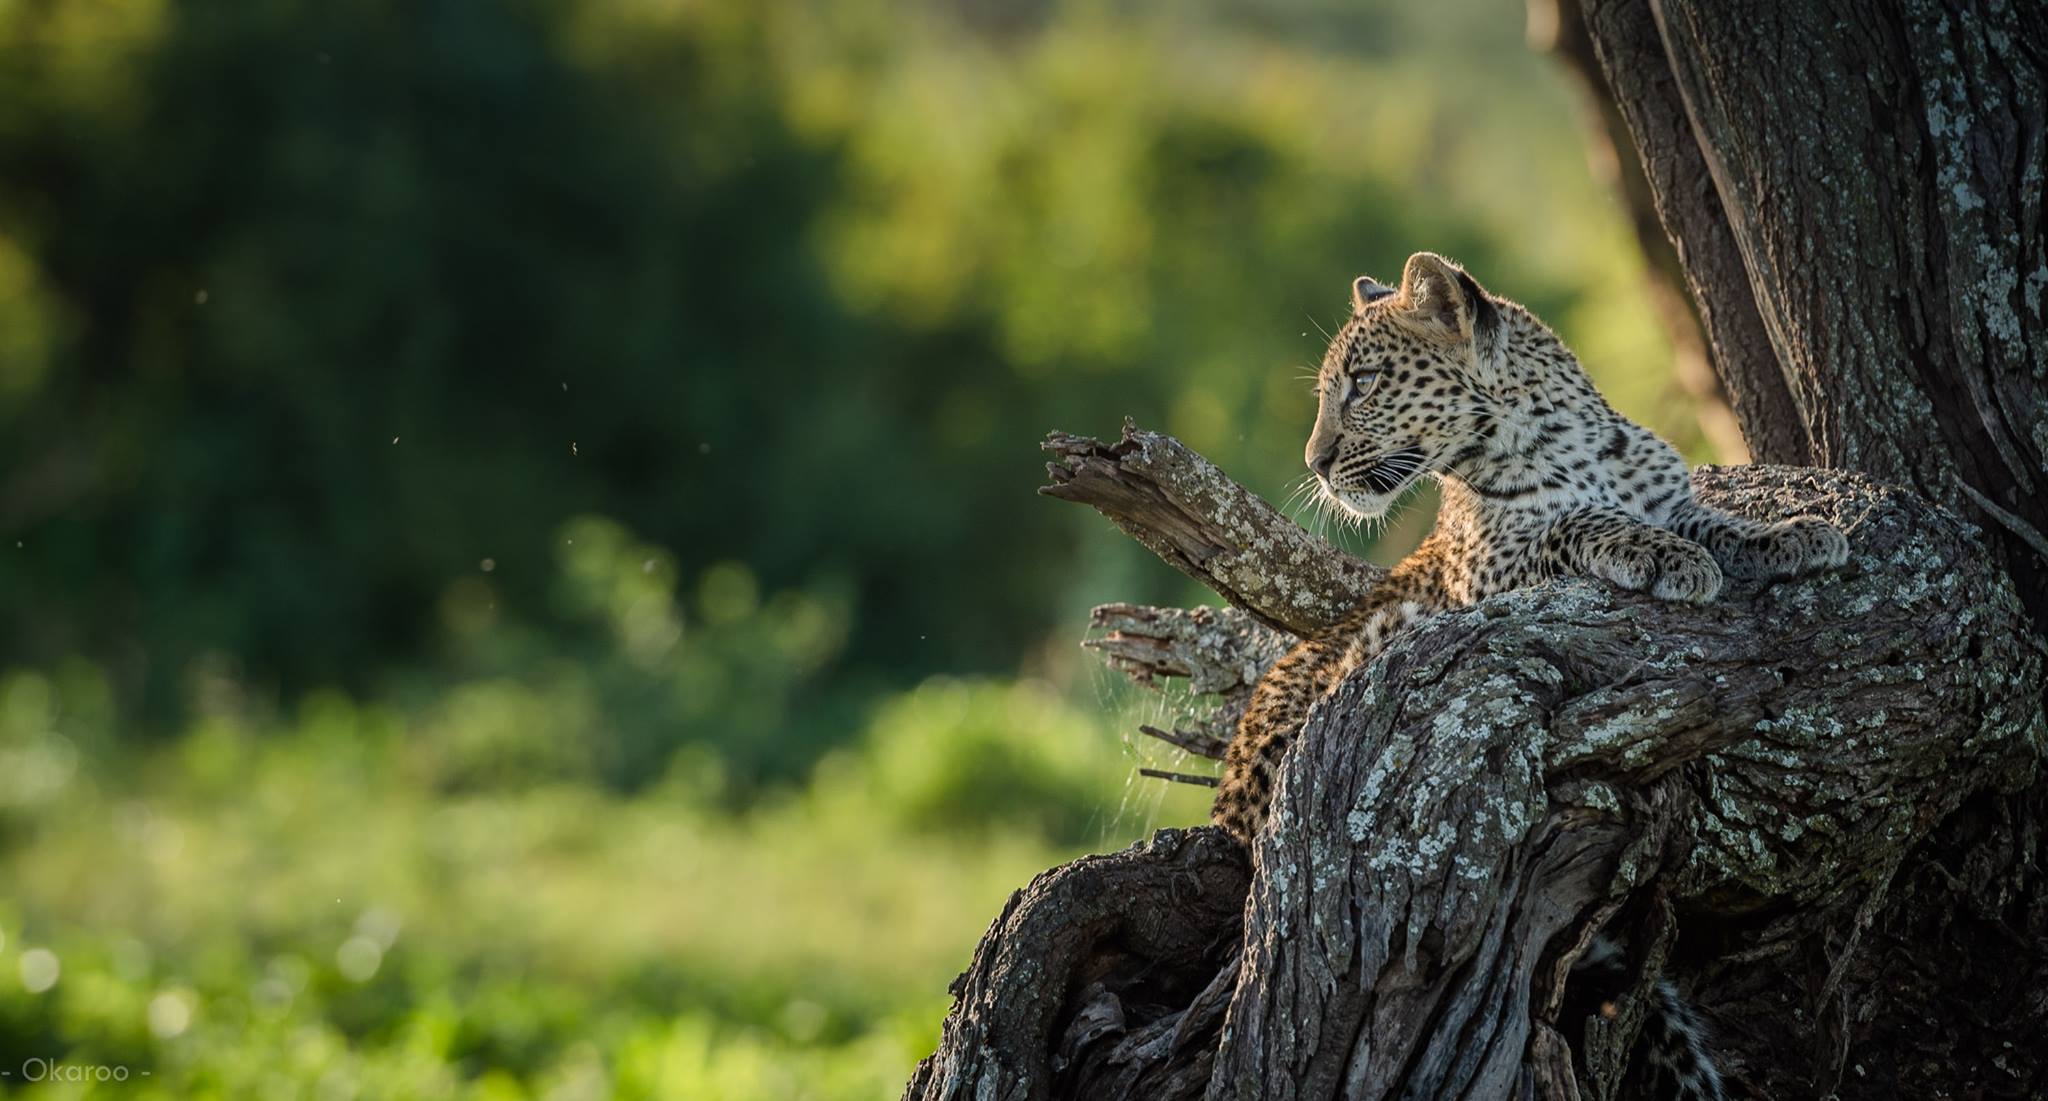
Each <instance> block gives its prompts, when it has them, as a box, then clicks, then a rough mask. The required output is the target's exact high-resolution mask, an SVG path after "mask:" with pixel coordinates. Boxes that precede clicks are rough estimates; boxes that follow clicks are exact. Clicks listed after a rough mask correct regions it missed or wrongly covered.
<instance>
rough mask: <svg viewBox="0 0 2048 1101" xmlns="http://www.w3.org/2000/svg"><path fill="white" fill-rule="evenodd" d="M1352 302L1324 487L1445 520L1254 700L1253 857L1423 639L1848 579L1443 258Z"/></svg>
mask: <svg viewBox="0 0 2048 1101" xmlns="http://www.w3.org/2000/svg"><path fill="white" fill-rule="evenodd" d="M1352 300H1353V310H1352V314H1351V318H1350V319H1349V320H1348V321H1346V322H1345V323H1344V327H1343V328H1342V329H1340V330H1338V332H1337V336H1336V338H1335V339H1334V340H1332V341H1331V342H1330V348H1329V351H1328V352H1326V353H1325V354H1324V356H1323V364H1322V369H1321V371H1320V373H1319V374H1318V377H1317V382H1316V395H1317V399H1318V406H1317V410H1316V423H1315V430H1314V431H1313V432H1311V433H1310V434H1309V438H1308V449H1307V456H1306V457H1307V460H1308V466H1309V469H1310V470H1311V471H1313V472H1314V473H1315V477H1316V480H1317V482H1318V484H1319V486H1320V488H1321V491H1322V492H1323V494H1325V495H1326V496H1327V497H1328V498H1329V499H1331V500H1334V501H1335V502H1336V504H1337V505H1339V506H1340V507H1342V508H1343V509H1344V510H1346V511H1347V512H1350V513H1352V514H1354V515H1357V516H1361V517H1367V518H1371V517H1377V516H1380V515H1382V514H1384V513H1385V512H1386V511H1387V509H1388V508H1389V507H1390V506H1391V505H1392V504H1393V503H1394V501H1395V500H1396V499H1398V498H1399V497H1400V496H1401V494H1402V492H1403V491H1405V490H1406V489H1408V487H1409V486H1411V485H1413V484H1414V483H1415V482H1416V481H1417V480H1418V479H1421V478H1425V477H1432V478H1435V479H1436V480H1437V481H1438V483H1439V485H1440V486H1441V494H1440V497H1441V502H1442V503H1441V505H1440V506H1439V509H1438V512H1437V520H1436V527H1435V529H1434V530H1432V531H1431V532H1430V534H1429V537H1428V538H1427V539H1425V540H1424V541H1423V543H1422V545H1421V546H1420V547H1418V548H1416V551H1415V553H1413V554H1411V555H1409V556H1408V557H1407V558H1405V559H1403V560H1402V561H1401V562H1400V563H1399V564H1398V565H1396V566H1395V567H1394V568H1393V569H1392V570H1390V571H1389V572H1388V574H1387V576H1386V577H1385V578H1384V579H1383V580H1381V582H1380V583H1379V584H1378V585H1377V586H1375V587H1374V588H1373V590H1372V591H1371V592H1369V593H1368V594H1367V595H1366V597H1365V599H1364V600H1363V601H1361V602H1360V603H1359V605H1358V607H1357V608H1356V609H1354V610H1353V611H1352V612H1351V613H1350V614H1348V615H1346V616H1345V617H1344V618H1343V619H1342V620H1340V621H1339V622H1338V623H1337V624H1336V625H1335V626H1333V627H1332V628H1330V629H1329V630H1328V631H1325V632H1323V633H1322V634H1321V635H1319V636H1317V637H1314V638H1310V639H1307V640H1306V641H1304V642H1302V643H1301V644H1300V645H1298V646H1296V647H1295V648H1294V649H1293V650H1292V651H1291V652H1289V653H1288V654H1287V656H1286V657H1284V658H1282V659H1281V660H1280V661H1279V662H1278V663H1277V664H1275V665H1274V666H1273V668H1272V669H1271V670H1269V671H1268V672H1267V673H1266V675H1265V677H1264V678H1263V679H1262V680H1260V682H1259V684H1258V685H1257V687H1256V688H1255V689H1254V690H1253V692H1252V698H1251V701H1250V703H1249V705H1248V706H1247V707H1246V709H1245V713H1244V717H1243V718H1242V719H1241V720H1239V722H1238V728H1237V736H1236V737H1235V738H1233V739H1232V740H1231V743H1230V748H1229V751H1228V753H1227V755H1226V756H1225V758H1224V772H1223V779H1222V784H1221V787H1220V790H1219V792H1218V795H1217V798H1216V806H1215V810H1214V812H1213V816H1214V818H1215V821H1216V822H1217V824H1218V825H1221V826H1223V827H1224V828H1225V829H1228V830H1229V831H1230V832H1231V833H1232V834H1234V835H1236V836H1237V837H1238V838H1239V839H1241V840H1243V841H1245V842H1247V843H1249V842H1250V841H1251V840H1252V838H1253V837H1254V836H1255V835H1256V834H1257V832H1258V830H1259V827H1260V826H1261V825H1262V824H1263V823H1264V821H1265V818H1266V811H1267V807H1268V804H1269V803H1270V801H1271V799H1272V794H1273V787H1274V778H1275V775H1276V774H1277V772H1278V769H1279V766H1280V761H1281V758H1282V757H1283V755H1284V754H1285V753H1286V750H1287V746H1288V743H1289V742H1290V741H1291V740H1292V739H1293V738H1294V736H1295V735H1296V733H1297V732H1298V731H1299V730H1300V728H1301V724H1302V721H1303V720H1304V719H1305V718H1306V717H1307V715H1308V711H1309V708H1310V706H1311V705H1313V704H1314V703H1315V702H1316V701H1317V700H1318V699H1321V698H1322V697H1323V696H1324V695H1325V694H1327V693H1328V692H1329V691H1330V689H1331V688H1333V687H1335V686H1336V684H1337V683H1338V682H1339V681H1341V680H1343V679H1344V677H1345V675H1346V674H1348V673H1350V672H1351V671H1352V670H1354V669H1356V668H1358V667H1359V666H1360V665H1362V664H1364V663H1365V662H1367V661H1370V660H1371V659H1372V657H1373V655H1375V654H1377V653H1379V651H1380V650H1381V649H1382V648H1383V647H1384V646H1385V645H1386V644H1387V641H1388V639H1389V638H1390V637H1391V636H1392V635H1393V634H1394V633H1395V632H1397V631H1399V630H1401V629H1402V628H1404V627H1406V626H1408V625H1410V624H1412V623H1414V622H1416V621H1417V620H1419V619H1423V618H1425V617H1427V616H1430V615H1433V614H1435V613H1436V612H1439V611H1442V610H1444V609H1446V608H1454V607H1459V606H1462V605H1466V604H1471V603H1473V602H1474V601H1477V600H1479V599H1480V598H1482V597H1485V596H1488V595H1490V594H1492V593H1497V592H1502V591H1504V590H1508V589H1515V588H1521V587H1524V586H1528V585H1534V584H1536V583H1538V582H1540V581H1544V580H1546V579H1549V578H1553V577H1560V576H1567V575H1580V576H1589V577H1598V578H1603V579H1605V580H1607V581H1611V582H1613V583H1614V584H1616V585H1620V586H1622V587H1623V588H1627V589H1635V590H1639V591H1642V592H1647V593H1650V594H1651V595H1653V596H1656V597H1658V598H1660V599H1663V600H1680V601H1694V602H1704V601H1709V600H1712V599H1714V597H1715V596H1716V595H1718V594H1719V593H1720V591H1721V581H1722V578H1723V577H1724V576H1733V577H1740V578H1761V579H1769V578H1782V577H1792V576H1796V575H1799V574H1803V573H1808V572H1811V571H1814V570H1823V569H1828V568H1831V567H1835V566H1839V565H1841V564H1842V563H1844V562H1846V561H1847V560H1848V557H1849V544H1848V541H1847V540H1846V539H1845V538H1843V536H1842V533H1841V532H1840V531H1839V530H1837V529H1836V528H1835V527H1834V526H1833V525H1831V524H1829V523H1827V522H1826V521H1824V520H1820V519H1817V518H1813V517H1797V518H1793V519H1787V520H1781V521H1779V522H1777V523H1774V524H1764V523H1757V522H1755V521H1752V520H1745V519H1742V518H1740V517H1736V516H1730V515H1728V514H1727V513H1723V512H1719V511H1716V510H1715V509H1712V508H1709V507H1707V506H1706V505H1703V504H1701V503H1700V502H1699V501H1698V500H1696V499H1694V497H1693V495H1692V482H1691V479H1690V478H1689V477H1688V476H1687V474H1686V468H1685V462H1684V460H1682V459H1680V458H1679V456H1678V452H1677V451H1675V450H1673V449H1672V447H1671V445H1670V444H1667V443H1665V442H1664V441H1663V440H1661V439H1659V438H1657V436H1656V434H1655V433H1653V432H1651V431H1650V430H1649V429H1646V428H1644V427H1642V426H1641V425H1639V424H1636V423H1634V422H1632V421H1630V420H1629V419H1628V418H1626V417H1624V416H1622V415H1621V414H1620V413H1617V412H1615V411H1614V409H1613V407H1612V406H1609V405H1608V404H1607V402H1606V400H1605V399H1604V398H1602V397H1601V396H1600V392H1599V391H1598V390H1596V389H1594V388H1593V382H1592V380H1591V379H1589V378H1587V377H1586V373H1585V371H1584V370H1582V369H1581V368H1580V367H1579V363H1578V360H1577V359H1576V358H1574V357H1573V356H1572V353H1571V352H1570V351H1569V350H1567V349H1566V348H1565V346H1564V342H1563V341H1561V340H1559V339H1558V338H1557V335H1556V334H1555V333H1552V332H1551V331H1550V330H1549V329H1548V328H1547V327H1545V326H1544V324H1543V323H1542V322H1541V321H1538V320H1536V318H1535V316H1534V315H1532V314H1531V313H1530V312H1529V311H1528V310H1526V309H1523V308H1522V307H1521V306H1518V305H1516V304H1514V303H1512V302H1509V301H1507V300H1506V299H1502V298H1496V297H1494V296H1493V295H1490V294H1488V293H1487V292H1486V291H1485V290H1482V289H1481V288H1480V286H1479V284H1478V283H1476V282H1474V281H1473V279H1472V277H1471V276H1470V275H1467V274H1466V273H1465V272H1464V270H1463V269H1461V268H1459V267H1458V266H1457V265H1455V264H1453V263H1451V262H1450V261H1448V260H1446V259H1444V258H1443V257H1441V256H1438V255H1436V254H1434V253H1428V252H1422V253H1417V254H1415V255H1414V256H1411V257H1409V259H1408V264H1407V267H1406V268H1405V270H1404V271H1403V272H1402V275H1401V285H1400V287H1399V288H1394V287H1386V286H1381V285H1380V284H1378V283H1375V282H1373V281H1372V280H1371V279H1367V278H1363V277H1361V278H1360V279H1358V280H1357V281H1356V282H1355V283H1354V284H1353V285H1352Z"/></svg>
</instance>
